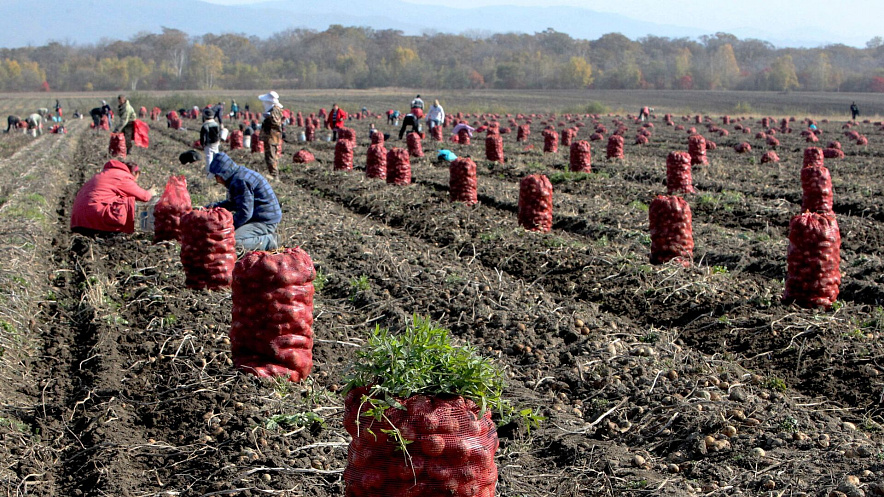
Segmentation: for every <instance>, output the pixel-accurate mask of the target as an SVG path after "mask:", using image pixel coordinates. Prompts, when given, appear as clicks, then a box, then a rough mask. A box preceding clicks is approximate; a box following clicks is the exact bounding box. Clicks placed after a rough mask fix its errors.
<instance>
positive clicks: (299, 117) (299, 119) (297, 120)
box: [295, 111, 304, 128]
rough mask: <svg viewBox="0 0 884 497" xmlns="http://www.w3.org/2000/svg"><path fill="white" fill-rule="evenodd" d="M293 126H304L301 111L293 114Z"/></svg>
mask: <svg viewBox="0 0 884 497" xmlns="http://www.w3.org/2000/svg"><path fill="white" fill-rule="evenodd" d="M295 126H297V127H299V128H303V127H304V114H301V111H298V113H297V114H296V115H295Z"/></svg>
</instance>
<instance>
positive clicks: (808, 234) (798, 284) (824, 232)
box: [783, 212, 841, 307]
mask: <svg viewBox="0 0 884 497" xmlns="http://www.w3.org/2000/svg"><path fill="white" fill-rule="evenodd" d="M786 261H787V270H786V289H785V292H784V293H783V301H785V302H786V303H791V302H795V303H797V304H798V305H800V306H801V307H818V306H823V307H830V306H831V305H832V304H834V303H835V300H837V298H838V292H839V287H840V286H841V268H840V265H841V232H840V230H839V229H838V222H837V221H836V220H835V216H834V215H832V214H818V213H816V212H805V213H804V214H798V215H797V216H795V217H793V218H792V221H791V222H790V223H789V252H788V255H787V257H786Z"/></svg>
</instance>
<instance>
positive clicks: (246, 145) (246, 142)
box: [242, 135, 252, 149]
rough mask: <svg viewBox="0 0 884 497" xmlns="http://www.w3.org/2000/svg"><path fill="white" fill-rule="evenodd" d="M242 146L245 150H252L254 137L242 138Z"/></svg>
mask: <svg viewBox="0 0 884 497" xmlns="http://www.w3.org/2000/svg"><path fill="white" fill-rule="evenodd" d="M242 146H243V148H248V149H251V148H252V135H246V136H243V137H242Z"/></svg>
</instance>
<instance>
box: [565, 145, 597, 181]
mask: <svg viewBox="0 0 884 497" xmlns="http://www.w3.org/2000/svg"><path fill="white" fill-rule="evenodd" d="M568 168H569V169H570V170H571V171H574V172H580V173H591V172H592V147H591V146H590V145H589V142H588V141H586V140H580V141H576V142H572V143H571V149H570V153H569V156H568Z"/></svg>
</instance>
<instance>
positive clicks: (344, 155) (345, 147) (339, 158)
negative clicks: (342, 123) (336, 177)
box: [334, 140, 353, 171]
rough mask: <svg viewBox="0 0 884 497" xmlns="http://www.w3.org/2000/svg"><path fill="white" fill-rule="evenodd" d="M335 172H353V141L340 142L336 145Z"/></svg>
mask: <svg viewBox="0 0 884 497" xmlns="http://www.w3.org/2000/svg"><path fill="white" fill-rule="evenodd" d="M334 169H335V171H352V170H353V141H352V140H338V141H337V143H335V163H334Z"/></svg>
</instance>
